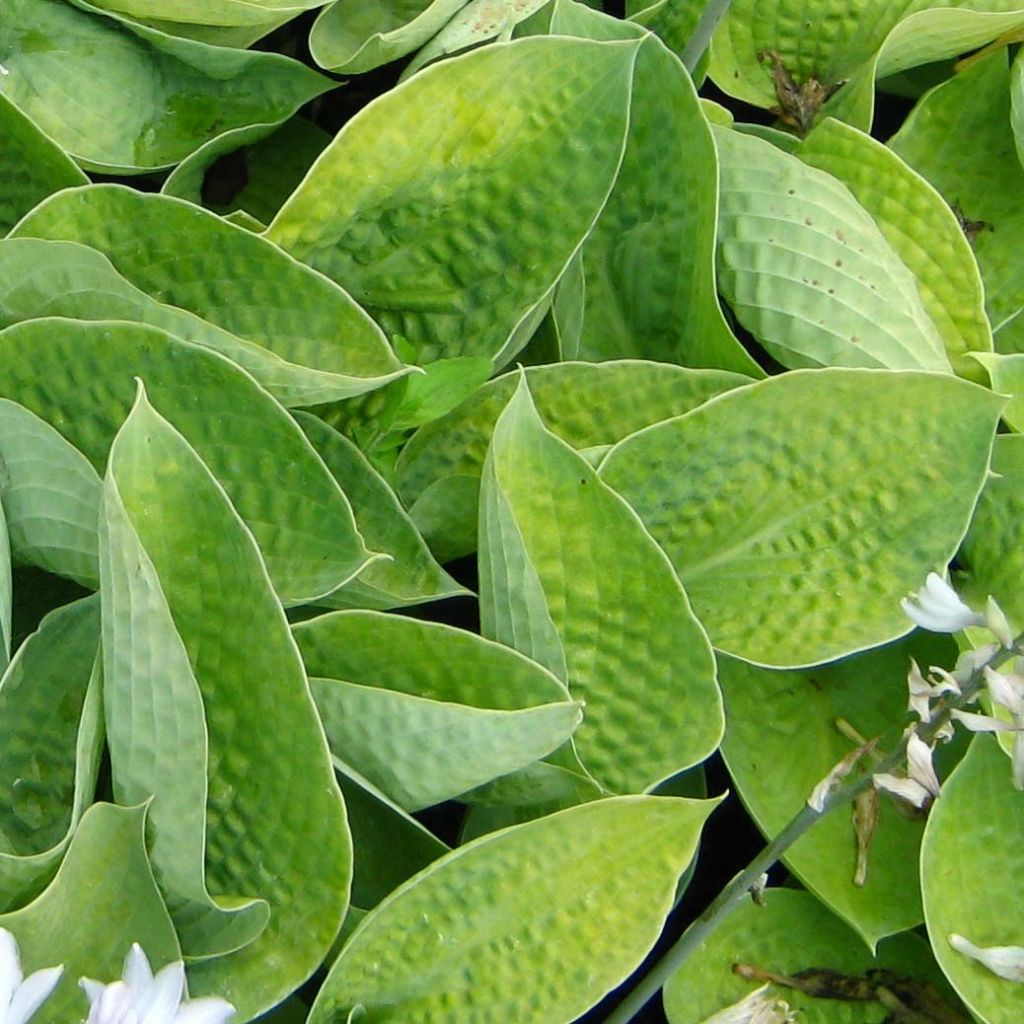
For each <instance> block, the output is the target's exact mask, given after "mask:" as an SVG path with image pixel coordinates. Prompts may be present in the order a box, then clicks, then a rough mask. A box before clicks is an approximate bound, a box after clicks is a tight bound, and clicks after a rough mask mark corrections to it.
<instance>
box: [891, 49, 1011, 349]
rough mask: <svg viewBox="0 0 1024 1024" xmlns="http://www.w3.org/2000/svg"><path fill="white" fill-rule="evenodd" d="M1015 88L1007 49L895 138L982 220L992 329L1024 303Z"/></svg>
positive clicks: (939, 94) (928, 100)
mask: <svg viewBox="0 0 1024 1024" xmlns="http://www.w3.org/2000/svg"><path fill="white" fill-rule="evenodd" d="M1009 88H1010V77H1009V69H1008V68H1007V64H1006V53H1005V51H999V52H997V53H993V54H992V55H991V56H989V57H986V58H985V59H984V60H980V61H978V62H977V63H976V64H973V65H972V66H971V67H968V68H966V69H965V70H963V71H961V72H960V73H959V74H957V75H954V76H953V77H952V78H950V79H949V81H947V82H945V83H943V84H942V85H940V86H938V87H937V88H935V89H933V90H932V91H931V92H930V93H928V95H927V96H925V97H924V98H923V99H922V100H921V101H920V102H919V103H918V104H917V105H916V106H915V107H914V109H913V111H911V113H910V116H909V117H908V118H907V120H906V121H905V122H904V123H903V127H902V128H901V129H900V130H899V131H898V132H897V133H896V134H895V135H894V136H893V137H892V139H890V140H889V145H890V146H891V147H892V148H893V149H894V150H895V151H896V153H898V154H899V155H900V156H901V157H902V158H903V159H904V160H905V161H906V162H907V163H908V164H909V165H910V166H911V167H913V168H914V170H915V171H917V172H918V174H921V175H922V176H923V177H925V178H927V179H928V181H930V182H931V183H932V185H934V186H935V188H937V189H938V190H939V192H941V193H942V195H943V196H944V197H945V198H946V200H947V202H949V203H956V204H957V205H958V207H959V209H960V210H961V212H962V215H963V216H964V218H966V219H967V220H970V221H977V222H983V223H982V224H981V227H980V229H979V230H978V231H977V234H976V235H975V238H974V253H975V256H976V257H977V260H978V266H979V267H980V268H981V276H982V279H983V281H984V283H985V307H986V309H987V311H988V316H989V319H990V320H991V322H992V327H993V330H997V329H998V328H999V327H1000V326H1001V325H1002V324H1003V322H1004V321H1006V320H1008V319H1009V318H1010V317H1012V316H1014V315H1015V314H1016V313H1017V312H1018V310H1020V309H1021V308H1024V280H1022V278H1021V275H1020V273H1019V270H1020V265H1019V252H1018V245H1017V239H1018V238H1019V237H1020V235H1021V233H1024V209H1022V208H1021V205H1020V203H1019V202H1018V199H1019V197H1020V195H1021V191H1022V190H1024V170H1022V168H1021V165H1020V161H1019V160H1018V158H1017V153H1016V151H1015V150H1014V148H1013V147H1012V146H1008V145H1007V141H1008V133H1007V123H1008V121H1009V117H1010V100H1009Z"/></svg>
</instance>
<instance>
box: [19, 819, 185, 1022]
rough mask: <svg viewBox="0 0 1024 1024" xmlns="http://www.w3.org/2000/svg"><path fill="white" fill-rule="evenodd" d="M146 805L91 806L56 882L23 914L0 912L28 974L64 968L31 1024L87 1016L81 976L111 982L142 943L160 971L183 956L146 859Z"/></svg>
mask: <svg viewBox="0 0 1024 1024" xmlns="http://www.w3.org/2000/svg"><path fill="white" fill-rule="evenodd" d="M145 827H146V808H145V807H116V806H114V805H113V804H106V803H99V804H93V806H92V807H90V808H89V810H88V811H86V813H85V815H84V816H83V818H82V821H81V824H79V826H78V828H77V830H76V831H75V835H74V838H73V839H72V841H71V847H70V849H69V850H68V853H67V856H66V857H65V858H64V862H63V863H62V864H61V866H60V870H59V871H58V872H57V876H56V878H54V880H53V881H52V882H51V883H50V885H49V887H48V888H47V889H46V891H45V892H43V893H42V894H41V895H40V896H39V897H38V898H37V899H36V900H34V901H33V902H32V903H30V904H29V905H28V906H27V907H23V908H22V909H21V910H16V911H13V912H12V913H9V914H2V915H0V928H6V929H7V930H8V931H10V932H12V933H13V935H14V937H15V939H16V940H17V942H18V947H19V949H20V951H21V961H22V968H23V970H24V971H25V973H26V974H28V973H30V972H32V971H35V970H38V969H40V968H42V967H53V966H55V965H56V964H63V965H64V973H63V975H62V976H61V980H60V984H59V985H58V986H57V989H56V991H55V992H54V994H53V995H52V996H51V997H50V998H49V999H48V1000H47V1001H46V1003H44V1004H43V1006H42V1008H41V1009H40V1010H39V1011H38V1012H37V1013H35V1014H33V1016H32V1021H33V1024H68V1021H72V1020H74V1021H78V1020H83V1019H84V1018H85V1015H86V1013H87V1012H88V1004H87V1003H86V999H85V995H84V993H83V992H82V990H81V989H80V988H79V986H78V979H79V978H82V977H87V978H95V979H97V980H101V981H105V982H106V981H113V980H114V979H115V978H119V977H120V976H121V967H122V964H123V963H124V958H125V954H126V953H127V952H128V950H129V949H130V948H131V946H132V943H134V942H137V943H138V944H139V945H140V946H141V947H142V948H143V949H144V950H145V952H146V955H147V956H148V957H149V960H150V962H151V963H152V965H153V967H154V969H155V968H158V967H162V966H163V965H164V964H166V963H169V962H170V961H172V960H178V959H180V951H179V949H178V941H177V939H176V937H175V935H174V928H173V926H172V925H171V921H170V918H169V917H168V916H167V910H166V908H165V907H164V904H163V900H161V898H160V892H159V890H158V889H157V887H156V883H155V882H154V881H153V874H152V872H151V871H150V867H149V860H148V858H147V856H146V840H145Z"/></svg>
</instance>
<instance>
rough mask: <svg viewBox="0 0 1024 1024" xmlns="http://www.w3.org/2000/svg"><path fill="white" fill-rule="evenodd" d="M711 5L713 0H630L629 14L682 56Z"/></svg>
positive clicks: (628, 16) (627, 0) (632, 19)
mask: <svg viewBox="0 0 1024 1024" xmlns="http://www.w3.org/2000/svg"><path fill="white" fill-rule="evenodd" d="M709 6H710V2H709V0H626V16H627V18H628V19H629V20H630V21H635V22H636V23H637V24H638V25H643V27H644V28H648V29H650V30H651V31H652V32H654V33H655V34H656V35H657V36H659V37H660V38H661V40H662V41H663V42H664V43H665V45H666V46H667V47H668V48H669V49H670V50H672V52H673V53H677V54H679V55H680V56H682V54H683V51H684V50H685V49H686V45H687V43H689V42H690V40H691V38H692V37H693V33H694V31H695V30H696V28H697V26H698V25H699V24H700V20H701V16H702V15H703V14H704V12H705V10H706V9H707V8H708V7H709Z"/></svg>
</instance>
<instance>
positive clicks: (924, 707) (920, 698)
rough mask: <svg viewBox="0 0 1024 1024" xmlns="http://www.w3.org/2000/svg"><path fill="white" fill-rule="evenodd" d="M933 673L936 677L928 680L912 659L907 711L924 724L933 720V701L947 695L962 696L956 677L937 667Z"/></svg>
mask: <svg viewBox="0 0 1024 1024" xmlns="http://www.w3.org/2000/svg"><path fill="white" fill-rule="evenodd" d="M931 671H932V672H933V673H935V675H933V676H932V678H931V679H928V680H926V679H925V678H924V676H923V675H922V674H921V670H920V669H919V668H918V667H917V662H916V661H914V659H913V658H911V659H910V672H909V673H908V675H907V689H908V691H909V692H910V697H909V699H908V700H907V710H908V711H911V712H913V713H914V714H915V715H917V717H918V718H919V719H921V721H922V722H930V721H931V720H932V709H931V701H933V700H937V699H938V698H939V697H941V696H942V695H943V694H946V693H952V694H955V695H956V696H959V695H960V684H959V682H958V681H957V680H956V678H955V677H953V676H951V675H950V674H949V673H948V672H946V671H945V670H943V669H938V668H936V667H935V666H932V668H931Z"/></svg>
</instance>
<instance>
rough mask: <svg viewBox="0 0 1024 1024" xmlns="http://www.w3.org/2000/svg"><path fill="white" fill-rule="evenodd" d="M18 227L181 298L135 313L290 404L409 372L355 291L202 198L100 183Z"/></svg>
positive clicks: (150, 290) (166, 296)
mask: <svg viewBox="0 0 1024 1024" xmlns="http://www.w3.org/2000/svg"><path fill="white" fill-rule="evenodd" d="M15 233H16V234H17V235H19V236H30V237H35V238H47V239H55V240H62V239H66V240H68V241H75V242H81V243H83V244H84V245H87V246H90V247H92V248H93V249H98V250H99V251H100V252H101V253H103V255H105V256H106V257H107V258H108V259H109V260H110V262H111V263H113V265H114V267H115V268H116V269H117V271H118V273H120V274H122V275H123V276H124V277H126V278H127V279H128V280H129V281H130V282H131V283H132V284H133V285H135V287H136V288H140V289H141V290H142V291H143V292H146V293H147V294H149V295H150V296H152V297H153V298H154V299H156V300H157V302H159V303H161V304H167V305H170V306H177V307H180V308H179V310H178V311H168V310H167V309H166V306H162V307H161V308H160V309H154V308H152V307H144V308H143V310H142V311H140V312H136V313H134V314H133V315H132V316H131V317H130V319H142V318H145V319H146V322H153V323H156V325H157V326H160V327H163V328H164V329H165V330H170V331H171V332H172V333H175V334H179V335H180V336H182V337H185V338H186V339H188V340H191V341H195V342H198V343H200V344H204V345H207V346H209V347H213V348H216V349H217V350H218V351H220V352H222V353H224V354H225V355H227V356H229V357H230V358H231V359H233V360H235V361H236V362H238V363H239V364H240V365H242V366H244V367H245V368H246V369H247V370H249V372H250V373H252V374H253V375H254V376H256V377H257V379H259V381H260V383H262V384H263V385H264V386H265V387H267V388H268V389H270V390H272V391H273V393H274V395H275V397H277V398H278V399H279V400H280V401H282V402H284V403H286V404H287V405H291V406H295V405H314V404H317V403H320V402H328V401H335V400H337V399H340V398H349V397H352V396H354V395H360V394H363V393H364V392H367V391H372V390H374V389H376V388H379V387H381V386H382V385H384V384H386V383H388V382H389V381H391V380H394V379H395V378H396V377H399V376H401V375H402V374H403V373H405V372H407V371H405V370H404V369H403V368H402V364H401V363H400V362H399V361H398V359H397V358H396V357H395V355H394V353H393V352H392V351H391V349H390V348H389V346H388V344H387V342H386V341H385V339H384V336H383V335H382V333H381V331H380V328H379V327H377V325H376V324H374V323H373V321H372V320H371V319H370V318H369V317H368V316H367V315H366V313H365V312H364V311H363V310H362V309H360V308H359V307H358V306H357V305H356V304H355V303H354V302H353V301H352V299H351V297H350V296H349V295H348V294H347V293H346V292H345V291H343V290H342V289H341V288H339V287H338V286H337V285H335V284H333V283H332V282H331V281H328V280H327V279H326V278H324V277H323V276H322V275H320V274H317V273H315V272H313V271H311V270H310V269H309V268H308V267H304V266H302V265H301V264H299V263H296V261H295V260H293V259H290V258H289V257H288V256H287V255H286V254H285V253H283V252H281V250H280V249H278V248H277V247H276V246H273V245H269V244H268V243H267V242H266V241H265V240H264V239H262V238H260V237H259V236H258V235H254V234H253V233H252V232H250V231H247V230H245V229H244V228H241V227H236V226H235V225H233V224H229V223H227V222H226V221H224V220H223V219H222V218H220V217H217V216H215V215H214V214H211V213H207V212H206V211H204V210H201V209H199V208H198V207H196V206H193V205H192V204H191V203H185V202H182V201H180V200H177V199H172V198H170V197H168V196H157V195H145V194H143V193H141V192H136V191H133V190H131V189H127V188H124V187H122V186H119V185H94V186H89V187H87V188H84V189H78V190H72V191H68V192H64V193H61V194H60V195H59V196H55V197H53V198H52V199H51V200H49V201H48V202H45V203H43V204H42V205H41V206H39V207H37V208H36V209H35V210H34V211H33V212H32V214H31V215H30V216H29V217H28V218H26V219H25V220H24V221H22V223H21V224H19V225H18V228H17V230H16V232H15ZM140 243H141V244H140ZM108 287H109V288H111V289H112V288H113V287H114V286H113V285H111V286H108ZM119 290H123V287H122V288H121V289H119ZM181 310H187V311H188V312H190V313H192V314H195V316H196V317H201V318H202V320H204V321H207V323H196V322H195V319H194V318H189V317H187V316H186V315H184V314H183V313H182V312H181ZM37 315H38V314H37ZM109 318H110V314H108V319H109ZM211 325H212V326H211ZM217 328H220V330H217ZM225 332H228V333H227V334H225ZM231 335H234V336H235V337H231Z"/></svg>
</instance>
